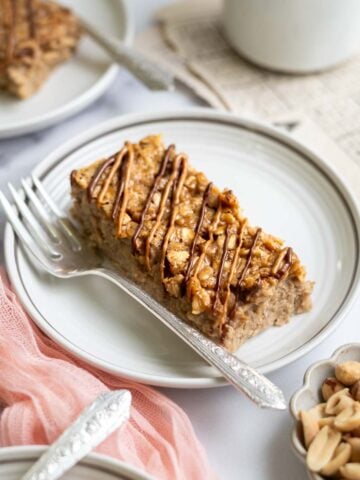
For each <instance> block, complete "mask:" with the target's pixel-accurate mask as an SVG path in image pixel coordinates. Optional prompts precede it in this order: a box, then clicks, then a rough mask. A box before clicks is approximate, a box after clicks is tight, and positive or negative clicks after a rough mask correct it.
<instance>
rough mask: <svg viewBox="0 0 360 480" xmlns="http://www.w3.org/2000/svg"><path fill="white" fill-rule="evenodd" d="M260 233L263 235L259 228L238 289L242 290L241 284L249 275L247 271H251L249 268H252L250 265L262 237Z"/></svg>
mask: <svg viewBox="0 0 360 480" xmlns="http://www.w3.org/2000/svg"><path fill="white" fill-rule="evenodd" d="M260 233H261V228H258V229H257V230H256V234H255V237H254V240H253V243H252V245H251V248H250V250H249V254H248V257H247V259H246V263H245V266H244V269H243V271H242V273H241V276H240V279H239V281H238V288H239V289H241V284H242V282H243V281H244V280H245V277H246V274H247V271H248V270H249V267H250V264H251V260H252V257H253V255H254V251H255V247H256V243H257V241H258V239H259V237H260Z"/></svg>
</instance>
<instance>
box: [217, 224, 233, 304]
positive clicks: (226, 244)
mask: <svg viewBox="0 0 360 480" xmlns="http://www.w3.org/2000/svg"><path fill="white" fill-rule="evenodd" d="M230 231H231V227H230V225H228V226H227V227H226V234H225V240H224V245H223V251H222V255H221V261H220V268H219V271H218V274H217V277H216V284H215V300H214V303H213V312H214V313H215V311H216V308H217V305H218V302H219V301H221V299H220V298H219V296H220V290H221V279H222V275H223V270H224V265H225V262H226V259H227V256H228V253H229V240H230V233H231V232H230Z"/></svg>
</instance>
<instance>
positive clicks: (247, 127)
mask: <svg viewBox="0 0 360 480" xmlns="http://www.w3.org/2000/svg"><path fill="white" fill-rule="evenodd" d="M154 132H162V133H163V135H164V137H165V141H166V143H169V142H175V143H176V144H177V147H178V148H179V149H180V150H183V151H186V152H188V153H189V155H190V159H191V162H192V163H193V165H194V166H195V167H197V168H198V169H200V170H203V171H205V172H206V173H207V174H208V176H209V178H211V179H213V180H215V181H216V183H217V184H218V185H219V186H220V187H225V186H227V187H231V188H232V189H233V190H234V191H235V192H236V194H237V195H238V197H239V199H240V201H241V206H242V207H243V208H244V210H245V212H246V214H247V215H248V217H249V218H250V219H251V221H252V223H253V224H258V225H261V226H262V227H264V228H265V229H266V230H267V231H269V232H272V233H274V234H277V235H278V236H280V237H283V238H284V239H285V240H286V242H287V243H288V244H289V245H292V246H293V247H294V248H295V250H296V252H298V254H299V255H300V258H301V259H302V260H303V262H304V263H305V265H306V266H307V267H308V276H309V278H310V279H313V280H315V281H316V287H315V291H314V295H313V299H314V308H313V310H312V311H311V312H310V313H308V314H306V315H302V316H298V317H296V318H294V319H292V321H291V322H290V323H289V324H288V325H286V326H284V327H281V328H271V329H268V330H267V331H266V332H264V333H262V334H261V335H258V336H257V337H255V338H253V339H251V340H250V341H248V342H247V343H246V344H245V345H244V346H242V347H241V348H240V349H239V351H238V355H239V356H240V357H241V358H242V359H244V360H245V361H247V362H249V363H250V364H251V365H253V366H254V367H256V368H258V369H259V370H261V371H262V372H269V371H271V370H274V369H276V368H279V367H281V366H284V365H286V364H287V363H289V362H290V361H292V360H295V359H296V358H298V357H300V356H301V355H303V354H304V353H306V352H308V351H309V350H310V349H311V348H312V347H314V346H315V345H316V344H318V343H319V342H320V341H321V340H323V339H324V338H325V336H326V335H327V334H328V333H329V332H331V330H332V329H333V328H334V327H335V326H336V325H337V324H339V322H340V321H341V319H342V318H343V317H344V315H345V314H346V312H347V311H348V309H349V307H350V305H351V303H352V301H353V299H354V296H355V293H356V290H357V289H358V285H359V255H358V249H359V240H358V238H359V230H360V217H359V211H358V210H357V208H356V206H355V203H354V201H353V199H352V196H351V194H350V192H349V191H348V190H347V188H346V187H345V186H344V184H343V183H342V182H341V180H340V179H339V178H338V177H337V176H336V175H335V174H334V173H333V172H332V171H331V170H330V169H329V168H328V167H326V165H325V163H324V162H323V161H322V160H321V159H319V158H317V157H315V156H314V155H312V154H311V153H310V152H308V151H307V150H306V149H305V148H304V147H302V146H300V145H298V144H296V143H295V142H294V141H293V140H291V139H290V138H289V137H287V136H285V135H283V134H281V133H279V132H277V131H275V130H274V129H271V128H270V127H268V126H265V125H260V124H258V123H254V122H252V121H247V120H243V119H239V118H238V117H235V116H231V115H227V114H220V113H216V112H211V111H208V110H191V111H187V112H181V113H179V112H177V113H169V114H167V113H158V114H142V115H135V116H134V115H132V116H127V117H122V118H118V119H114V120H112V121H110V122H108V123H106V124H104V125H101V126H100V127H96V128H95V129H93V130H91V131H90V132H87V133H85V134H83V135H81V136H80V137H77V138H76V139H75V140H73V141H71V142H69V143H68V144H67V145H65V146H64V147H62V148H61V149H59V150H57V151H56V152H54V153H53V154H52V155H50V156H49V157H48V158H46V159H45V160H44V161H43V162H41V164H40V165H39V166H38V167H37V168H36V169H35V174H36V175H38V176H39V177H40V178H41V179H42V180H43V182H44V183H45V185H46V187H47V189H48V191H49V192H51V194H52V195H53V197H54V198H55V199H56V201H57V202H58V203H59V204H60V205H62V206H63V207H64V208H67V207H68V205H69V174H70V171H71V170H72V169H73V168H76V167H80V166H83V165H86V164H88V163H90V162H92V161H93V160H94V159H97V158H99V157H102V156H104V155H109V154H110V153H112V152H114V151H115V150H117V149H118V148H119V147H120V146H121V145H122V143H123V141H124V140H126V139H130V140H134V141H135V140H138V139H140V138H141V137H143V136H144V135H148V134H150V133H154ZM5 255H6V262H7V268H8V272H9V275H10V277H11V280H12V282H13V285H14V287H15V289H16V291H17V292H18V295H19V297H20V299H21V301H22V303H23V305H24V306H25V308H26V309H27V310H28V311H29V313H30V314H31V315H32V317H33V318H34V320H35V322H36V323H37V324H38V325H39V326H40V328H42V329H43V330H44V331H45V332H46V333H47V334H48V335H49V336H50V337H52V338H53V339H54V340H55V341H56V342H58V343H60V344H61V345H63V346H64V347H65V348H67V349H68V350H70V351H71V352H73V353H74V354H75V355H77V356H79V357H81V358H83V359H85V360H86V361H88V362H89V363H91V364H93V365H96V366H98V367H100V368H102V369H104V370H107V371H110V372H113V373H115V374H117V375H122V376H124V377H128V378H132V379H136V380H139V381H141V382H145V383H151V384H155V385H167V386H177V387H204V386H217V385H221V384H223V380H222V379H221V378H219V377H218V375H217V373H216V372H214V371H213V369H212V368H210V367H208V366H207V365H205V364H204V362H203V361H202V359H200V358H199V357H198V356H197V355H196V354H195V353H193V352H192V351H191V350H190V348H189V347H187V346H186V345H184V344H183V343H182V342H181V341H180V340H178V338H177V337H176V336H175V335H174V334H173V333H171V332H170V331H169V330H167V328H166V327H165V326H163V325H162V324H161V323H160V322H158V321H157V320H155V318H153V317H152V316H151V315H150V314H149V313H147V311H145V310H144V309H143V308H142V307H140V306H138V305H137V304H136V303H135V302H134V301H133V300H131V299H129V298H127V296H126V295H125V294H123V293H122V292H121V291H120V290H119V289H118V288H117V287H115V286H114V285H112V284H111V283H109V282H108V281H106V280H104V279H100V278H94V277H88V278H80V279H73V280H59V279H56V278H52V277H50V276H49V275H47V274H45V273H43V272H40V271H38V270H36V269H35V268H34V267H33V266H32V265H31V263H30V262H29V261H28V259H27V258H26V256H25V255H24V254H23V252H22V250H21V249H20V248H19V246H18V244H17V242H16V241H15V239H14V235H13V232H12V230H11V228H10V227H9V226H8V227H7V230H6V236H5Z"/></svg>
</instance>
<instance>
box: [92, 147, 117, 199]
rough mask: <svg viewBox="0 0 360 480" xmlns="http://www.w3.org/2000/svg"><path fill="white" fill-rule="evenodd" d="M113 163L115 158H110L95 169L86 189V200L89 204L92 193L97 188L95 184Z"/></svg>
mask: <svg viewBox="0 0 360 480" xmlns="http://www.w3.org/2000/svg"><path fill="white" fill-rule="evenodd" d="M114 162H115V157H114V156H111V157H109V158H108V159H107V160H106V161H105V162H104V163H103V164H102V165H100V167H99V168H98V169H97V171H96V172H95V175H94V176H93V178H92V179H91V182H90V183H89V186H88V189H87V194H88V200H89V202H90V201H91V200H92V199H93V198H94V191H95V188H96V187H97V184H98V183H99V181H100V179H101V177H102V175H103V173H104V172H105V170H106V169H107V168H109V167H110V166H111V165H112V164H113V163H114Z"/></svg>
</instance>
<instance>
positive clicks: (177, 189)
mask: <svg viewBox="0 0 360 480" xmlns="http://www.w3.org/2000/svg"><path fill="white" fill-rule="evenodd" d="M179 158H180V161H179ZM175 161H179V163H180V167H179V175H178V178H177V180H176V183H175V185H174V189H173V196H172V202H171V207H170V212H171V213H170V222H169V227H168V230H167V232H166V235H165V238H164V242H163V247H162V255H161V261H160V276H161V281H162V282H163V281H164V279H165V259H166V253H167V249H168V245H169V242H170V240H171V236H172V234H173V231H174V225H175V220H176V215H177V212H178V208H179V202H180V194H181V191H182V189H183V186H184V183H185V180H186V175H187V169H188V162H187V157H186V156H185V155H178V156H177V157H176V159H175V160H174V162H175ZM177 168H178V167H177Z"/></svg>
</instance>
